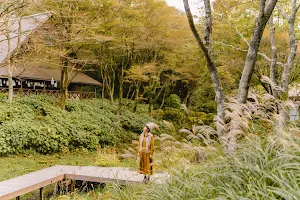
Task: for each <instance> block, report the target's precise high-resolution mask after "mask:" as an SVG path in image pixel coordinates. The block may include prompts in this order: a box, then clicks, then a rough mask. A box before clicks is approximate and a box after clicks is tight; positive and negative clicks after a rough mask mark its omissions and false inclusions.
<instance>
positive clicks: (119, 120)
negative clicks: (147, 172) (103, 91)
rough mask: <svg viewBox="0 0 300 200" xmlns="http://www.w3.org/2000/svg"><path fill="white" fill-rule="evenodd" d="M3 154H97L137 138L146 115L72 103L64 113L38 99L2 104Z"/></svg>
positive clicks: (0, 136) (46, 100) (0, 132)
mask: <svg viewBox="0 0 300 200" xmlns="http://www.w3.org/2000/svg"><path fill="white" fill-rule="evenodd" d="M0 110H1V111H0V124H1V125H0V154H1V155H7V154H13V153H21V152H24V151H25V150H33V151H36V152H39V153H43V154H49V153H53V152H60V151H62V149H69V150H72V149H76V148H83V149H87V150H95V149H96V148H97V147H98V146H99V145H100V146H101V147H104V146H113V145H116V144H118V143H119V142H121V141H122V143H126V142H130V141H131V140H132V139H135V138H136V135H137V133H138V134H139V133H140V132H141V130H142V127H143V125H144V124H145V123H146V122H149V121H154V120H153V119H152V118H150V117H148V116H147V115H145V114H138V113H132V112H130V111H124V112H123V113H122V115H121V116H118V115H116V114H115V113H116V110H117V107H116V106H115V105H110V104H109V103H108V102H107V101H104V103H103V105H102V100H93V101H91V100H89V101H88V100H86V101H69V102H68V103H67V110H66V111H63V110H61V109H60V108H59V107H58V105H57V102H56V101H55V99H51V98H50V99H49V98H48V97H43V96H35V97H26V98H18V97H17V98H15V101H14V102H13V103H12V104H11V105H10V104H8V103H6V102H3V103H1V104H0Z"/></svg>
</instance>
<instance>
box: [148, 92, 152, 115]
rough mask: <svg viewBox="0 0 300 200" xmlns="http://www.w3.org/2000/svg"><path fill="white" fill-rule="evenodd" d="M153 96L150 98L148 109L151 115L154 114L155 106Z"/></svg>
mask: <svg viewBox="0 0 300 200" xmlns="http://www.w3.org/2000/svg"><path fill="white" fill-rule="evenodd" d="M151 95H152V94H150V97H149V107H148V112H149V115H151V114H152V105H153V98H152V96H151Z"/></svg>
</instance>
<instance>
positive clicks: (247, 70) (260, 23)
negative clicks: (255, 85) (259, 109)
mask: <svg viewBox="0 0 300 200" xmlns="http://www.w3.org/2000/svg"><path fill="white" fill-rule="evenodd" d="M276 3H277V0H270V1H268V3H267V2H266V0H260V9H259V13H258V16H257V18H256V20H255V27H254V32H253V34H252V38H251V41H250V43H249V48H248V52H247V56H246V62H245V65H244V69H243V73H242V77H241V79H240V83H239V90H238V95H237V99H238V102H239V103H246V101H247V97H248V91H249V83H250V81H251V78H252V75H253V72H254V68H255V63H256V60H257V54H258V49H259V46H260V41H261V38H262V35H263V32H264V30H265V27H266V24H267V23H268V21H269V18H270V17H271V15H272V12H273V10H274V8H275V5H276Z"/></svg>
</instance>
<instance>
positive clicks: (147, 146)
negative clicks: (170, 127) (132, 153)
mask: <svg viewBox="0 0 300 200" xmlns="http://www.w3.org/2000/svg"><path fill="white" fill-rule="evenodd" d="M150 127H151V126H150V124H146V126H145V127H144V130H143V132H142V134H141V136H140V140H139V146H138V153H139V158H140V161H139V173H140V174H144V175H145V176H144V181H145V182H146V181H149V180H150V175H153V160H152V157H153V152H154V136H153V134H152V133H151V129H150Z"/></svg>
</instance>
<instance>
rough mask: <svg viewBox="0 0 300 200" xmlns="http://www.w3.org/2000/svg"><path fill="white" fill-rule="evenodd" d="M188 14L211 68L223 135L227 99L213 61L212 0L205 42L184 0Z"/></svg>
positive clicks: (221, 133)
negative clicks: (211, 47)
mask: <svg viewBox="0 0 300 200" xmlns="http://www.w3.org/2000/svg"><path fill="white" fill-rule="evenodd" d="M183 3H184V7H185V12H186V16H187V18H188V22H189V25H190V28H191V31H192V32H193V35H194V37H195V38H196V40H197V42H198V45H199V47H200V49H201V50H202V52H203V53H204V56H205V59H206V66H207V68H208V70H209V73H210V76H211V79H212V82H213V86H214V91H215V94H216V103H217V132H218V135H219V136H220V137H221V136H222V135H223V132H224V131H223V130H224V129H223V128H222V126H220V125H221V124H222V123H223V120H224V101H225V95H224V91H223V87H222V84H221V81H220V78H219V75H218V70H217V68H216V66H215V64H214V62H213V59H212V55H211V49H210V46H211V44H210V43H211V31H212V23H211V21H212V20H211V8H210V1H209V0H205V1H204V3H205V9H206V26H207V27H206V28H205V34H204V35H205V44H204V43H203V42H202V39H201V37H200V35H199V33H198V31H197V29H196V26H195V23H194V19H193V16H192V13H191V10H190V6H189V2H188V0H183Z"/></svg>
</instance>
